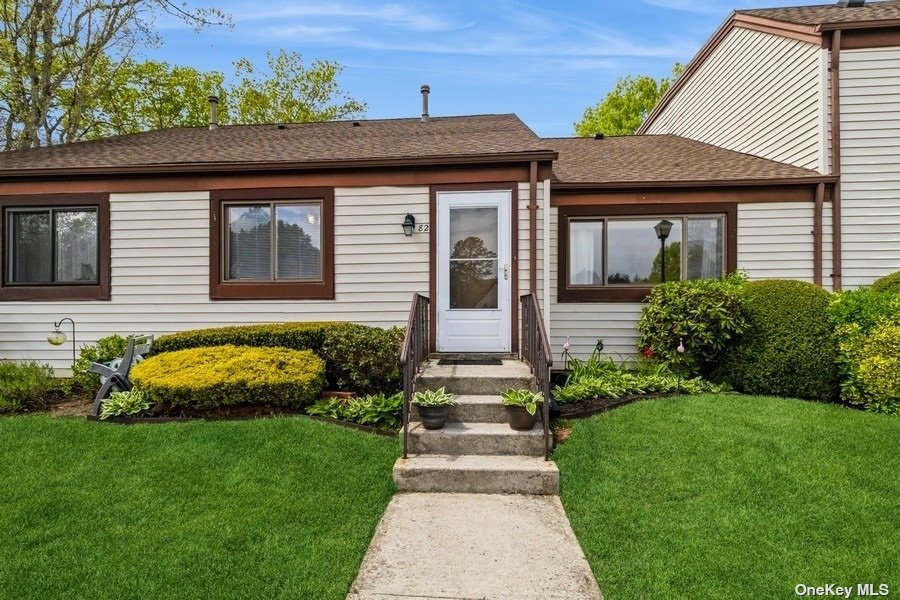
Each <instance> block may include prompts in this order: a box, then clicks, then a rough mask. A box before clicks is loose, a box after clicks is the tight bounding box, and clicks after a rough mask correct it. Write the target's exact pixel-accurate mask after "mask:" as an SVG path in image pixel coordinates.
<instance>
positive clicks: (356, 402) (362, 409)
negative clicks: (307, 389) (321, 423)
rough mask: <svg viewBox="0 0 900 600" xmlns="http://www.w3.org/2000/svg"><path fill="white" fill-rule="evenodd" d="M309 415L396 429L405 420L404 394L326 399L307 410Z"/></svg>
mask: <svg viewBox="0 0 900 600" xmlns="http://www.w3.org/2000/svg"><path fill="white" fill-rule="evenodd" d="M306 412H307V414H310V415H314V416H317V417H329V418H331V419H340V420H341V421H350V422H352V423H359V424H360V425H372V426H373V427H382V428H385V429H396V428H398V427H399V426H400V423H401V422H402V419H403V392H397V393H396V394H391V395H385V394H372V395H369V396H365V397H363V398H350V399H344V398H325V399H323V400H319V401H318V402H316V403H315V404H313V405H312V406H310V407H309V408H307V409H306Z"/></svg>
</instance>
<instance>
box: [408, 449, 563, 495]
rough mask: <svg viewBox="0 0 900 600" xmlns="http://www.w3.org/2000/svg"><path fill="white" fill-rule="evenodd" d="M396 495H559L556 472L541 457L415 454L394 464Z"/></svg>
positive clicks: (554, 466) (555, 469)
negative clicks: (414, 493) (430, 493)
mask: <svg viewBox="0 0 900 600" xmlns="http://www.w3.org/2000/svg"><path fill="white" fill-rule="evenodd" d="M394 481H395V482H396V483H397V490H398V491H400V492H447V493H456V494H534V495H557V494H559V469H558V468H557V467H556V463H554V462H553V461H545V460H544V458H543V457H542V456H539V457H538V456H478V455H462V456H449V455H437V454H428V455H419V456H410V457H409V458H407V459H403V458H400V459H398V460H397V462H396V463H395V464H394Z"/></svg>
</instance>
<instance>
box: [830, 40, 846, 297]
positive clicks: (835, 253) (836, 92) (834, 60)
mask: <svg viewBox="0 0 900 600" xmlns="http://www.w3.org/2000/svg"><path fill="white" fill-rule="evenodd" d="M840 69H841V30H840V29H837V30H835V31H834V33H832V34H831V64H830V66H829V68H828V70H829V75H830V78H829V82H830V85H831V175H832V177H834V178H835V183H834V189H833V190H832V192H831V262H832V266H831V269H832V273H831V286H832V289H833V290H834V291H838V290H840V289H841V287H842V286H843V264H842V263H843V261H842V255H841V182H840V177H841V78H840Z"/></svg>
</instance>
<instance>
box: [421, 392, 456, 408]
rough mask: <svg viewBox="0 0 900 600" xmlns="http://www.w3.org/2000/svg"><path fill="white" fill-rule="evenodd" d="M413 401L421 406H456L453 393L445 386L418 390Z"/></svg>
mask: <svg viewBox="0 0 900 600" xmlns="http://www.w3.org/2000/svg"><path fill="white" fill-rule="evenodd" d="M412 402H413V403H414V404H418V405H419V406H456V400H455V399H454V398H453V394H451V393H449V392H447V391H446V390H445V389H444V388H441V389H439V390H424V391H421V392H416V394H415V396H413V399H412Z"/></svg>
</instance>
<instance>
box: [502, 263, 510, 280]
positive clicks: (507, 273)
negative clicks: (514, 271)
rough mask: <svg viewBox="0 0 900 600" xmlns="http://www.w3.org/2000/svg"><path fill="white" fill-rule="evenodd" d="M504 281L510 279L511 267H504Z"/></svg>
mask: <svg viewBox="0 0 900 600" xmlns="http://www.w3.org/2000/svg"><path fill="white" fill-rule="evenodd" d="M503 279H504V280H506V279H509V265H503Z"/></svg>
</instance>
